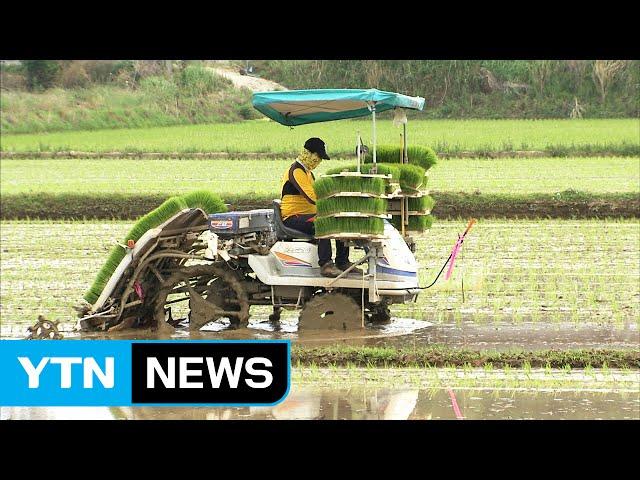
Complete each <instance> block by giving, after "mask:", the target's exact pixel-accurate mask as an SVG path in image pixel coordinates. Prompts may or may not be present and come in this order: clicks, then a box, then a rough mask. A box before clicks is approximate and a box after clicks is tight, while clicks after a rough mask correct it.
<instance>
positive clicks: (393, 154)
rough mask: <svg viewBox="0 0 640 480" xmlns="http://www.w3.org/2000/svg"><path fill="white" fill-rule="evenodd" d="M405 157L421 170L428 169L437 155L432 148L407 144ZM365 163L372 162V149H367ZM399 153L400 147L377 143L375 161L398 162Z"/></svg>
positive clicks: (399, 159) (436, 159)
mask: <svg viewBox="0 0 640 480" xmlns="http://www.w3.org/2000/svg"><path fill="white" fill-rule="evenodd" d="M407 158H408V159H409V164H411V165H418V166H420V167H422V169H423V170H429V169H430V168H431V167H433V166H434V165H435V164H436V163H438V156H437V155H436V152H434V151H433V149H432V148H429V147H421V146H409V147H407ZM364 161H365V162H366V163H372V162H373V151H369V152H368V153H367V154H366V155H365V157H364ZM400 161H401V154H400V147H399V146H397V147H396V146H393V145H378V146H377V148H376V162H380V163H400Z"/></svg>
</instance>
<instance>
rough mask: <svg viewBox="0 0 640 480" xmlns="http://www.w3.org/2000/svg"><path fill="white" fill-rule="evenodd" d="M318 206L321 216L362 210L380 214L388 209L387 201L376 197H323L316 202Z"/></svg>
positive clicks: (361, 211)
mask: <svg viewBox="0 0 640 480" xmlns="http://www.w3.org/2000/svg"><path fill="white" fill-rule="evenodd" d="M316 206H317V208H318V216H319V217H325V216H328V215H331V214H334V213H340V212H360V213H369V214H374V215H379V214H383V213H386V211H387V201H386V200H385V199H382V198H375V197H373V198H372V197H333V198H323V199H320V200H318V201H317V202H316Z"/></svg>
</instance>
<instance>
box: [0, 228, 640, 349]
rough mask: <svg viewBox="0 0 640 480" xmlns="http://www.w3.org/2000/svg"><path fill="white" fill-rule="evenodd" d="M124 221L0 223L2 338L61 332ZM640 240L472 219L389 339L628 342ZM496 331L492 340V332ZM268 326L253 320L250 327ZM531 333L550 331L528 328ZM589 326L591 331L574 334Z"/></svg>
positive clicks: (438, 250) (287, 319) (433, 261)
mask: <svg viewBox="0 0 640 480" xmlns="http://www.w3.org/2000/svg"><path fill="white" fill-rule="evenodd" d="M464 224H465V222H464V221H462V220H461V221H459V222H458V221H436V223H435V224H434V226H433V228H431V229H430V230H429V231H427V232H426V233H425V234H423V235H421V236H420V237H418V238H416V240H417V251H416V255H417V258H418V260H419V261H420V264H421V271H420V284H421V285H427V284H429V283H431V281H432V280H433V279H434V278H435V275H436V274H437V272H438V270H439V269H440V267H441V265H442V263H443V262H444V260H445V259H446V258H447V256H448V254H449V251H450V248H451V246H452V244H453V242H454V241H455V239H456V238H457V233H459V232H460V231H461V230H463V229H464ZM130 226H131V223H130V222H117V221H116V222H41V221H34V222H2V223H1V224H0V230H1V235H0V243H1V244H2V252H1V260H0V269H1V271H2V284H1V291H0V304H1V305H0V318H1V321H2V335H3V336H14V332H15V331H16V329H18V330H20V331H22V329H23V326H26V325H28V324H32V323H33V322H34V321H35V320H36V318H37V316H38V315H40V314H42V315H45V316H46V317H47V318H48V319H49V320H59V321H61V322H63V324H62V327H63V328H66V329H70V328H71V326H72V325H73V324H74V323H75V319H74V313H75V312H74V311H73V308H72V307H73V306H74V305H76V304H77V303H78V302H79V301H80V300H81V299H82V295H83V294H84V292H85V291H86V289H87V288H88V287H89V285H90V284H91V282H92V281H93V278H94V276H95V274H96V273H97V272H98V270H99V269H100V267H101V266H102V263H103V262H104V260H105V258H106V256H107V255H108V252H109V250H110V248H111V247H112V246H113V245H114V243H115V242H116V241H119V240H120V239H121V238H122V237H123V236H124V234H125V233H126V232H127V230H128V229H129V228H130ZM639 242H640V222H639V221H638V220H627V221H615V220H596V221H590V220H585V221H577V220H538V221H530V220H527V221H512V220H509V221H507V220H481V221H480V222H479V223H478V224H477V226H476V227H475V229H474V231H473V232H472V234H471V235H470V236H469V237H468V238H467V240H466V241H465V244H464V248H463V253H462V254H461V256H460V257H459V259H458V262H457V265H456V269H455V270H454V274H453V277H452V278H451V280H449V281H448V282H444V281H443V280H442V279H441V280H439V281H438V283H437V284H436V285H435V286H434V287H432V288H430V289H428V290H425V291H424V292H423V293H422V294H421V295H420V296H419V298H418V301H417V302H416V303H411V304H407V305H402V306H394V307H393V308H392V313H393V315H394V317H396V318H399V319H407V322H408V323H410V324H412V325H410V326H407V325H405V324H403V323H402V322H401V323H400V326H399V327H397V325H398V324H397V323H396V324H395V325H396V327H397V328H399V330H400V332H399V333H403V332H405V333H408V332H412V331H414V330H416V329H418V327H422V326H424V327H431V328H425V329H424V330H423V331H422V333H420V335H421V337H420V338H422V339H423V340H424V341H439V340H442V339H445V340H446V342H445V343H453V344H457V343H464V342H467V341H469V340H471V341H476V342H478V343H488V344H491V343H502V342H507V343H508V342H513V341H515V342H516V343H518V342H519V341H525V340H524V337H522V336H521V335H520V333H518V332H521V331H527V332H528V333H527V336H531V337H534V338H535V337H536V335H538V338H537V340H535V342H538V343H539V344H541V345H545V344H547V345H552V344H553V343H554V342H556V343H563V342H564V343H567V342H569V343H570V341H571V338H576V331H580V332H583V334H582V335H583V340H584V342H586V343H588V344H591V343H598V342H603V343H621V344H627V343H629V342H633V340H634V337H635V338H636V339H637V335H638V333H637V331H638V330H637V328H638V325H639V320H638V319H639V318H640V268H639V266H640V251H639V250H638V248H637V245H638V243H639ZM353 257H355V255H354V256H353ZM463 281H464V296H463V290H462V284H463ZM252 314H253V317H252V322H253V323H254V325H258V324H264V321H265V319H266V316H267V315H268V309H265V308H255V310H254V309H252ZM295 318H296V313H295V312H284V314H283V322H282V325H281V327H280V328H281V335H285V336H286V334H287V333H292V332H295ZM415 322H425V323H423V324H420V323H418V324H415ZM288 324H289V326H288ZM291 324H292V325H291ZM505 325H511V326H509V327H505ZM572 325H573V326H572ZM496 326H500V328H499V331H500V334H499V335H502V337H501V338H494V337H495V335H493V334H492V333H491V332H495V331H496ZM547 326H548V327H549V328H547ZM553 326H555V327H556V328H555V329H554V328H552V327H553ZM396 327H394V326H390V327H388V328H390V329H393V328H396ZM583 327H585V328H583ZM586 327H588V328H586ZM269 329H271V327H270V326H268V325H262V326H259V327H258V328H257V331H258V334H261V331H265V332H268V331H269ZM541 331H544V332H546V331H551V332H554V331H555V333H549V334H547V333H544V334H538V333H536V332H541ZM587 331H590V332H595V333H593V335H592V334H589V335H590V338H584V335H587V334H585V333H584V332H587ZM509 332H511V333H509ZM563 332H564V333H563ZM396 333H398V332H396ZM269 335H273V333H269ZM505 335H506V336H505ZM509 335H510V336H509ZM540 335H542V336H540ZM580 335H581V334H580V333H578V334H577V338H580ZM519 338H520V339H521V340H518V339H519ZM473 339H475V340H473Z"/></svg>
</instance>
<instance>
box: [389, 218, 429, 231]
mask: <svg viewBox="0 0 640 480" xmlns="http://www.w3.org/2000/svg"><path fill="white" fill-rule="evenodd" d="M433 220H434V217H433V215H411V216H409V225H408V226H407V227H406V230H407V231H409V232H423V231H425V230H427V229H428V228H431V225H433ZM400 221H401V220H400V215H393V217H391V224H392V225H393V226H394V227H396V230H398V231H402V228H401V224H400Z"/></svg>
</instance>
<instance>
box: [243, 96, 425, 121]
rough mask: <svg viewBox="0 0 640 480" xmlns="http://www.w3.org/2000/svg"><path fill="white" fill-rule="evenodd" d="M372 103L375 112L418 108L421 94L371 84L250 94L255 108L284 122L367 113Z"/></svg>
mask: <svg viewBox="0 0 640 480" xmlns="http://www.w3.org/2000/svg"><path fill="white" fill-rule="evenodd" d="M373 105H375V109H376V113H379V112H384V111H386V110H391V109H392V108H408V109H411V110H422V108H423V107H424V98H422V97H409V96H407V95H401V94H399V93H392V92H383V91H381V90H376V89H375V88H371V89H368V90H361V89H318V90H285V91H275V92H256V93H254V94H253V106H254V108H255V109H256V110H258V111H259V112H261V113H263V114H264V115H266V116H267V117H269V118H270V119H272V120H275V121H276V122H278V123H280V124H282V125H287V126H296V125H305V124H307V123H316V122H330V121H332V120H343V119H345V118H356V117H364V116H367V115H371V110H370V109H369V107H370V106H373Z"/></svg>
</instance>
